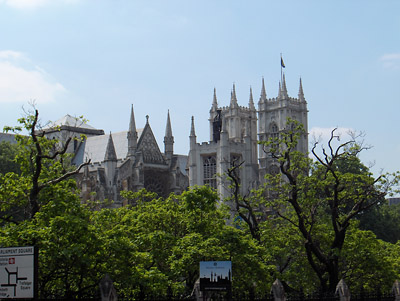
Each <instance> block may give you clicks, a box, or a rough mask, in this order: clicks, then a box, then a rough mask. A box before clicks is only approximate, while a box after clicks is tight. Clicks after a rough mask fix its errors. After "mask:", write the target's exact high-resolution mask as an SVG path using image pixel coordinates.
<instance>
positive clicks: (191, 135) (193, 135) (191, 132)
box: [190, 116, 196, 137]
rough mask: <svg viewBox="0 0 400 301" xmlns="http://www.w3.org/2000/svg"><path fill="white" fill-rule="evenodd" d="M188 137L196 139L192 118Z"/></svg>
mask: <svg viewBox="0 0 400 301" xmlns="http://www.w3.org/2000/svg"><path fill="white" fill-rule="evenodd" d="M190 137H196V132H195V130H194V117H193V116H192V125H191V127H190Z"/></svg>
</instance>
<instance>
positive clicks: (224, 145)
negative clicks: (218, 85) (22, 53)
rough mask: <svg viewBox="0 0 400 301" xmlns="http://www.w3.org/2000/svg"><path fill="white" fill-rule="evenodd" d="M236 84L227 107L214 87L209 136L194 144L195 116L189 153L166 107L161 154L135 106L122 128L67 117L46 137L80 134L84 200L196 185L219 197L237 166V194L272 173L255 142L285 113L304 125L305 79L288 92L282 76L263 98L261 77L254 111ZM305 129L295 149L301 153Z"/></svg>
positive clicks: (77, 149) (117, 202)
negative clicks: (180, 148) (139, 124)
mask: <svg viewBox="0 0 400 301" xmlns="http://www.w3.org/2000/svg"><path fill="white" fill-rule="evenodd" d="M235 89H236V88H235V85H233V89H232V91H231V98H230V104H229V106H219V104H218V101H217V95H216V90H215V89H214V97H213V100H212V105H211V109H210V117H209V120H208V123H209V127H210V140H209V141H208V142H203V143H201V144H200V143H197V140H196V132H195V123H194V118H193V117H192V121H191V129H190V136H189V155H188V156H187V155H177V154H175V153H174V136H173V135H172V126H171V120H170V115H169V112H168V114H167V121H166V128H165V136H164V152H161V150H160V148H159V146H158V144H157V141H156V139H155V137H154V135H153V132H152V129H151V127H150V123H149V117H148V116H146V119H147V121H146V124H145V126H144V128H141V129H137V128H136V124H135V115H134V110H133V106H132V109H131V114H130V122H129V126H128V127H127V128H128V130H127V131H123V132H117V133H109V134H104V132H103V130H99V129H95V128H93V127H91V126H90V125H88V124H85V123H82V122H80V123H79V122H78V119H76V118H74V117H71V116H69V115H67V116H65V117H63V118H62V119H60V120H58V121H57V122H55V123H54V124H52V125H51V126H49V127H48V128H46V129H45V133H46V135H47V136H48V137H49V138H53V137H54V138H58V139H59V140H61V141H65V140H66V139H67V138H68V137H79V136H80V135H81V134H84V135H85V137H86V138H85V139H83V140H82V141H79V140H76V141H75V140H74V143H72V144H71V145H70V146H69V150H68V151H69V152H70V153H72V154H73V159H72V163H73V164H75V165H79V164H81V163H83V162H87V161H88V160H90V164H89V165H87V166H85V167H84V168H83V170H81V173H80V174H79V175H78V177H77V182H78V186H79V188H80V189H81V193H82V195H81V196H82V200H83V201H85V200H106V199H108V200H113V206H122V205H124V204H126V203H127V200H124V199H123V198H122V197H121V195H120V192H121V191H122V190H130V191H139V190H140V189H142V188H146V189H147V190H149V191H152V192H156V193H157V194H158V195H159V196H162V197H167V196H168V195H169V194H170V193H171V192H173V193H181V192H183V191H184V190H185V189H187V188H188V187H190V186H194V185H204V184H207V185H210V186H211V187H213V188H215V189H217V191H218V193H219V194H220V197H221V199H223V198H225V197H227V196H229V195H230V194H231V189H230V188H229V186H230V182H229V180H228V179H227V176H226V173H227V171H228V169H229V168H231V167H232V166H233V165H234V164H237V165H238V164H240V168H238V169H237V172H238V174H237V175H238V178H239V179H240V189H241V193H242V194H246V193H247V192H249V191H250V190H251V189H252V188H256V187H258V186H259V185H260V184H262V183H263V181H264V176H265V174H266V173H274V172H276V169H277V166H276V162H274V161H273V160H272V159H271V158H270V157H269V156H268V155H267V153H266V152H264V151H263V149H262V146H261V145H259V144H258V141H265V140H267V139H268V138H270V137H277V136H278V135H279V133H280V132H281V131H283V130H285V126H286V121H287V119H288V118H289V117H290V118H292V119H295V120H297V121H299V122H300V123H302V124H303V126H304V128H305V129H306V131H307V115H308V111H307V102H306V100H305V98H304V93H303V87H302V82H301V79H300V87H299V92H298V97H297V98H292V97H289V95H288V92H287V89H286V81H285V76H284V75H283V76H282V78H281V81H280V83H279V91H278V96H277V97H276V98H268V97H267V93H266V89H265V84H264V79H263V80H262V88H261V95H260V99H259V101H258V109H256V107H255V105H254V101H253V93H252V90H251V88H250V96H249V102H248V106H239V104H238V100H237V97H236V90H235ZM307 148H308V138H307V134H304V135H303V136H302V137H301V139H300V143H299V145H298V150H300V151H302V152H304V153H306V152H307Z"/></svg>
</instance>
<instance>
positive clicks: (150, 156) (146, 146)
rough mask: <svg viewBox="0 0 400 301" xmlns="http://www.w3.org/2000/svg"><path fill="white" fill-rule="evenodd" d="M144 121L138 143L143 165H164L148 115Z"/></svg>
mask: <svg viewBox="0 0 400 301" xmlns="http://www.w3.org/2000/svg"><path fill="white" fill-rule="evenodd" d="M146 119H147V122H146V125H145V127H144V129H143V132H142V134H141V135H140V138H139V141H138V150H139V151H141V152H142V156H143V161H144V163H154V164H165V160H164V157H163V155H162V154H161V151H160V148H159V147H158V144H157V141H156V138H155V137H154V134H153V131H152V130H151V127H150V124H149V115H146Z"/></svg>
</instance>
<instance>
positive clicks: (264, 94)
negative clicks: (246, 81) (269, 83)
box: [260, 77, 267, 102]
mask: <svg viewBox="0 0 400 301" xmlns="http://www.w3.org/2000/svg"><path fill="white" fill-rule="evenodd" d="M265 100H267V92H266V91H265V84H264V77H263V78H262V86H261V95H260V102H263V101H265Z"/></svg>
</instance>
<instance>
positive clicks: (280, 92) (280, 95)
mask: <svg viewBox="0 0 400 301" xmlns="http://www.w3.org/2000/svg"><path fill="white" fill-rule="evenodd" d="M281 98H282V87H281V82H279V90H278V99H281Z"/></svg>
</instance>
